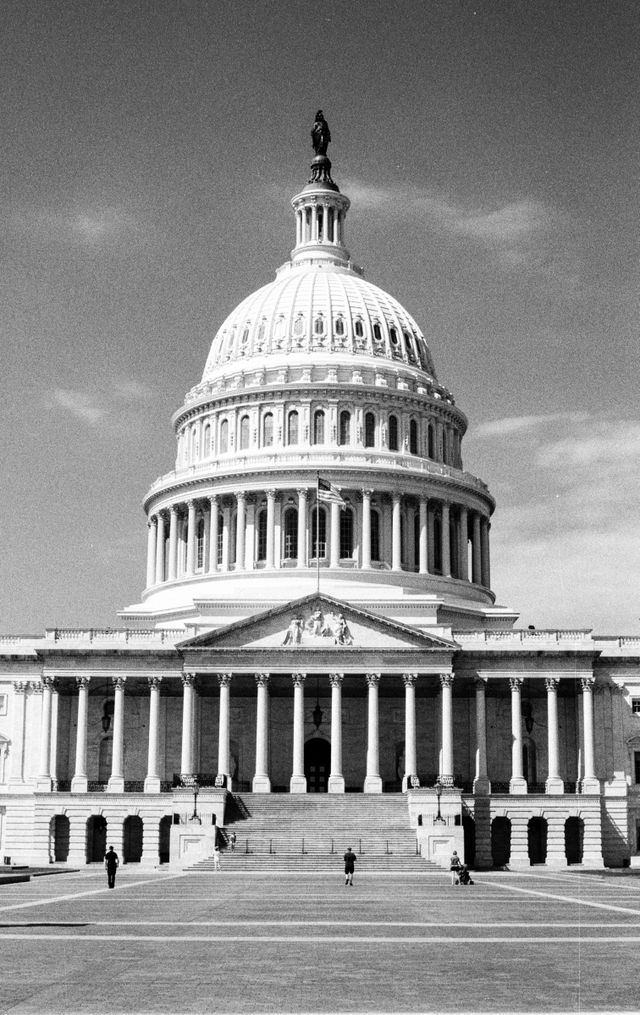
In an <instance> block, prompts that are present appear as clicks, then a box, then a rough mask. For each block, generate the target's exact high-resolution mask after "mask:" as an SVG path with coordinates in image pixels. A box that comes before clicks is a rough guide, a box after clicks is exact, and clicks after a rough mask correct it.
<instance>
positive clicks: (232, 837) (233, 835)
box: [229, 832, 236, 853]
mask: <svg viewBox="0 0 640 1015" xmlns="http://www.w3.org/2000/svg"><path fill="white" fill-rule="evenodd" d="M229 845H230V846H231V852H232V853H235V850H236V833H235V832H232V833H231V835H230V836H229Z"/></svg>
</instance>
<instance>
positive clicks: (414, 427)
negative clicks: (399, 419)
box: [409, 419, 418, 455]
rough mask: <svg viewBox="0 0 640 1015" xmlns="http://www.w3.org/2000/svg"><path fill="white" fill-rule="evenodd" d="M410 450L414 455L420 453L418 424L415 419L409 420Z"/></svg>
mask: <svg viewBox="0 0 640 1015" xmlns="http://www.w3.org/2000/svg"><path fill="white" fill-rule="evenodd" d="M409 451H410V453H411V454H412V455H417V454H418V424H417V422H416V421H415V419H411V420H409Z"/></svg>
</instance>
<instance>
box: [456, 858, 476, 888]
mask: <svg viewBox="0 0 640 1015" xmlns="http://www.w3.org/2000/svg"><path fill="white" fill-rule="evenodd" d="M458 882H459V883H460V884H461V885H475V881H474V880H473V878H472V877H471V875H470V873H469V868H468V867H467V865H466V863H463V865H462V867H461V868H460V871H459V873H458Z"/></svg>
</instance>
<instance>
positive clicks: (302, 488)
mask: <svg viewBox="0 0 640 1015" xmlns="http://www.w3.org/2000/svg"><path fill="white" fill-rule="evenodd" d="M296 493H297V494H298V497H302V499H303V500H304V498H305V497H306V496H307V494H308V493H309V490H308V489H307V487H306V486H300V487H298V488H297V489H296Z"/></svg>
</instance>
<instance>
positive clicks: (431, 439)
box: [427, 423, 436, 458]
mask: <svg viewBox="0 0 640 1015" xmlns="http://www.w3.org/2000/svg"><path fill="white" fill-rule="evenodd" d="M427 440H428V442H429V458H435V457H436V442H435V438H434V435H433V423H429V429H428V432H427Z"/></svg>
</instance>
